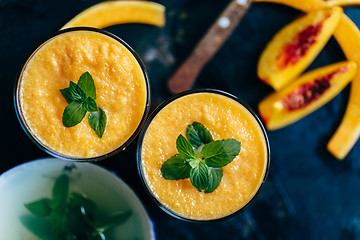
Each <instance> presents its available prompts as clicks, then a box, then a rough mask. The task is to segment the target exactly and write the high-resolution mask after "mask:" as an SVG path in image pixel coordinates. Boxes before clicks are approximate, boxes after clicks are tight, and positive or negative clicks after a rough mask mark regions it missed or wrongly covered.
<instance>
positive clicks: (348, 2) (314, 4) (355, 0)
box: [254, 0, 360, 12]
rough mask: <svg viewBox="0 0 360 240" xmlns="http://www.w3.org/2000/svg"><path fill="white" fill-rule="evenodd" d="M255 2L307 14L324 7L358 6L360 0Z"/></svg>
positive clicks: (266, 0)
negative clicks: (294, 9) (275, 5)
mask: <svg viewBox="0 0 360 240" xmlns="http://www.w3.org/2000/svg"><path fill="white" fill-rule="evenodd" d="M254 1H255V2H271V3H278V4H284V5H287V6H289V7H293V8H296V9H298V10H301V11H304V12H309V11H314V10H319V9H323V8H325V7H334V6H352V5H360V0H326V1H319V0H290V1H289V0H254Z"/></svg>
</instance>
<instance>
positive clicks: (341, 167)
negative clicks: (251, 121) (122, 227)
mask: <svg viewBox="0 0 360 240" xmlns="http://www.w3.org/2000/svg"><path fill="white" fill-rule="evenodd" d="M289 1H290V0H289ZM97 2H99V1H95V0H91V1H90V0H89V1H87V0H52V1H44V0H21V1H20V0H18V1H15V0H0V33H1V35H0V53H1V58H0V61H1V62H0V67H1V71H0V79H1V82H0V83H1V89H2V94H1V95H0V97H1V98H0V99H1V107H2V108H3V110H2V114H3V116H2V117H1V118H0V119H1V128H2V131H1V136H2V138H3V140H2V144H1V153H2V156H1V160H0V161H1V162H0V173H2V172H4V171H6V170H8V169H10V168H12V167H14V166H16V165H18V164H20V163H23V162H27V161H30V160H34V159H37V158H42V157H47V156H48V155H47V154H46V153H44V152H42V151H41V150H39V149H38V148H37V147H36V146H35V145H34V143H32V142H31V141H30V139H29V138H28V137H27V136H26V135H25V133H24V132H23V131H22V129H21V127H20V125H19V123H18V121H17V119H16V115H15V111H14V106H13V86H14V83H15V80H16V78H17V75H18V72H19V71H20V69H21V67H22V64H23V63H24V61H25V60H26V58H27V57H28V56H29V55H30V53H31V52H32V51H33V50H34V49H35V48H36V47H37V46H38V45H39V44H41V43H42V42H43V41H44V40H45V39H46V38H47V37H48V36H49V35H51V34H53V33H55V32H56V31H57V30H58V29H59V28H61V26H62V25H64V24H65V23H66V22H67V21H68V20H70V19H71V18H72V17H73V16H75V15H76V14H77V13H79V12H80V11H82V10H84V9H85V8H87V7H89V6H91V5H93V4H95V3H97ZM159 2H161V3H162V4H164V5H165V6H166V7H167V11H166V15H167V24H166V26H165V27H164V28H157V27H154V26H148V25H141V24H126V25H119V26H113V27H109V28H107V29H106V30H109V31H111V32H113V33H115V34H117V35H118V36H119V37H121V38H123V39H124V40H125V41H127V42H128V43H129V44H130V45H131V46H132V47H133V48H134V49H135V50H136V51H137V52H138V53H139V55H140V57H141V58H142V59H143V61H144V63H145V65H146V67H147V70H148V72H149V76H150V81H151V90H152V109H153V108H154V107H155V106H157V105H158V104H159V103H160V102H162V101H163V100H164V99H165V98H167V97H169V96H170V95H169V93H168V92H167V91H166V87H165V86H166V81H167V79H168V78H169V76H170V75H171V73H172V72H173V71H174V70H175V69H176V67H178V66H179V64H180V63H181V62H182V61H183V60H184V58H185V57H186V56H187V55H188V54H189V53H190V52H191V50H192V48H193V47H194V46H195V45H196V42H197V41H198V40H199V39H200V38H201V36H202V35H203V34H204V33H205V31H206V29H207V28H208V27H209V26H210V25H211V24H212V22H213V21H214V20H215V18H216V16H217V15H218V14H219V13H220V12H221V9H223V8H224V6H225V5H226V3H227V2H228V1H224V0H197V1H190V0H182V1H180V0H168V1H159ZM345 12H346V13H347V14H348V16H350V17H351V18H352V19H353V20H354V21H355V23H356V24H357V25H358V26H360V18H359V16H360V8H359V7H351V8H350V7H348V8H345ZM300 14H301V13H300V12H298V11H296V10H293V9H290V8H288V7H284V6H279V5H276V4H265V3H255V4H254V5H253V6H252V7H251V8H250V10H249V11H248V13H247V14H246V16H245V18H244V19H243V20H242V22H241V23H240V24H239V26H238V27H237V28H236V30H235V32H234V33H233V35H232V36H231V37H230V38H229V40H228V41H227V42H226V44H225V45H224V47H223V48H222V49H221V50H220V51H219V52H218V53H217V54H216V55H215V57H214V58H213V59H212V61H210V62H209V64H208V65H207V66H206V67H205V68H204V69H203V71H202V73H201V75H200V76H199V78H198V80H197V83H196V85H195V87H196V88H199V87H209V88H217V89H221V90H225V91H228V92H230V93H233V94H235V95H236V96H238V97H240V98H242V99H243V100H245V101H246V102H248V103H249V104H250V105H251V106H252V107H253V108H254V109H256V106H257V104H258V103H259V101H260V100H261V99H262V98H263V97H265V96H266V95H267V94H268V93H270V92H271V89H270V88H269V87H268V86H266V85H264V84H263V83H262V82H260V80H259V79H258V78H257V77H256V65H257V61H258V58H259V55H260V53H261V51H262V50H263V49H264V47H265V44H266V43H267V42H268V41H269V40H270V39H271V37H272V36H273V34H275V33H276V32H277V31H278V30H279V29H281V28H282V27H283V26H284V25H286V24H287V23H289V22H290V21H292V20H293V19H294V18H296V17H297V16H299V15H300ZM344 59H345V58H344V55H343V53H342V51H341V49H340V48H339V46H338V44H337V43H336V41H335V40H334V39H333V38H332V39H331V40H330V41H329V43H328V44H327V45H326V47H325V48H324V50H323V51H322V52H321V53H320V55H319V56H318V57H317V58H316V60H315V62H314V63H313V64H312V65H311V66H310V69H312V68H316V67H319V66H323V65H327V64H329V63H332V62H336V61H340V60H344ZM348 93H349V87H347V88H346V89H345V90H344V91H343V92H342V93H341V94H340V95H339V96H337V97H336V98H334V99H333V100H332V101H331V102H329V103H328V104H326V105H325V106H324V107H322V108H321V109H319V110H318V111H316V112H314V113H313V114H311V115H309V116H307V117H305V118H304V119H302V120H300V121H298V122H297V123H295V124H293V125H291V126H288V127H285V128H283V129H281V130H278V131H274V132H269V138H270V143H271V150H272V154H271V167H270V173H269V176H268V179H267V181H266V183H265V185H264V188H263V189H262V192H261V193H260V195H259V196H258V198H257V199H256V200H255V201H254V202H253V203H252V204H251V205H250V206H249V207H248V208H247V209H246V210H245V211H243V212H241V213H240V214H238V215H236V216H234V217H233V218H231V219H228V220H225V221H220V222H216V223H204V224H195V223H187V222H183V221H180V220H177V219H175V218H172V217H170V216H169V215H167V214H166V213H164V212H163V211H162V210H160V209H159V208H158V207H157V206H156V205H155V203H153V202H152V201H151V199H150V198H149V197H148V195H147V194H146V193H145V191H144V189H143V187H142V185H141V182H140V178H139V175H138V172H137V169H136V160H135V152H136V142H134V143H133V144H131V145H130V146H129V147H128V148H127V149H126V150H125V151H124V152H121V153H119V154H118V155H116V156H114V157H112V158H110V159H107V160H104V161H102V162H100V163H99V164H100V165H102V166H104V167H106V168H108V169H112V170H114V171H115V172H116V173H117V174H118V175H119V176H120V177H121V178H122V179H123V180H124V181H125V182H127V183H128V184H129V185H130V186H131V187H132V188H133V189H134V190H135V192H136V193H137V194H138V196H139V197H140V199H141V200H142V201H143V203H144V204H145V207H146V209H147V210H148V212H149V214H150V217H151V218H152V220H153V222H154V225H155V231H156V236H157V238H158V239H160V240H161V239H205V238H207V239H349V240H350V239H360V205H359V204H358V202H359V200H360V158H359V156H360V149H359V146H360V145H359V143H357V144H356V145H355V147H354V148H353V150H352V151H351V153H350V154H349V155H348V156H347V158H346V159H345V160H344V161H342V162H339V161H338V160H336V159H334V158H333V157H332V156H331V155H330V154H329V153H328V152H327V151H326V143H327V141H328V140H329V138H330V137H331V135H332V134H333V133H334V131H335V129H336V127H337V126H338V124H339V122H340V120H341V118H342V115H343V112H344V109H345V107H346V102H347V98H348ZM359 94H360V93H359ZM0 197H1V196H0ZM0 214H1V213H0ZM0 238H1V236H0Z"/></svg>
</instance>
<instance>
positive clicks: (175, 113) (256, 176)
mask: <svg viewBox="0 0 360 240" xmlns="http://www.w3.org/2000/svg"><path fill="white" fill-rule="evenodd" d="M194 123H195V124H194ZM195 125H196V126H199V125H202V126H204V127H205V128H206V129H207V131H208V132H207V134H205V132H206V131H204V130H201V129H200V130H199V129H197V131H194V128H192V130H193V131H189V132H188V130H189V128H191V127H193V126H195ZM189 126H190V127H189ZM189 133H190V135H188V134H189ZM191 134H195V135H197V134H198V136H200V135H203V136H204V135H211V136H212V138H213V139H211V137H210V139H211V140H209V141H208V142H205V143H206V144H205V145H204V144H203V143H199V144H198V145H196V144H195V145H194V144H193V143H191V144H192V145H193V146H192V147H193V149H194V150H195V152H196V154H197V156H196V155H195V156H193V157H191V156H190V157H188V156H186V151H188V152H193V151H192V150H191V149H187V150H186V146H190V145H186V144H184V142H181V141H179V139H180V138H181V137H180V135H182V136H184V137H182V138H181V139H183V140H184V139H185V138H188V139H190V138H191ZM200 137H201V136H200ZM202 138H204V137H202ZM204 139H206V137H205V138H204ZM224 139H231V140H230V141H232V142H238V143H241V150H240V152H236V153H235V154H233V156H234V158H233V160H232V161H231V162H230V163H228V164H227V165H226V166H223V167H220V168H216V169H217V171H218V172H220V176H221V177H220V178H221V181H220V183H219V185H218V186H217V187H216V188H215V189H214V188H212V189H211V190H209V186H210V185H208V186H207V187H206V185H205V186H203V187H202V188H201V187H200V188H199V185H198V184H197V185H196V184H195V183H196V182H197V183H199V182H198V181H200V182H201V179H200V180H199V179H197V178H196V177H193V178H192V176H191V175H192V172H193V170H194V172H196V171H195V170H198V166H200V165H202V166H204V164H203V163H206V162H207V161H209V159H210V158H214V157H216V156H215V155H216V154H218V155H217V157H224V154H223V152H222V150H224V149H225V148H226V146H225V144H223V147H224V148H221V147H219V145H218V144H220V145H221V144H222V143H225V141H226V140H224ZM235 140H236V141H235ZM184 141H185V140H184ZM202 141H203V140H202ZM189 142H191V141H189ZM214 142H216V144H217V145H216V144H213V143H214ZM211 144H213V145H211ZM207 145H208V146H207ZM215 145H216V147H215ZM184 146H185V147H184ZM194 146H196V147H194ZM229 146H230V147H229ZM229 146H228V147H227V148H228V149H227V150H230V152H231V151H232V150H233V148H232V146H233V145H229ZM197 147H198V148H197ZM211 147H213V148H214V149H211ZM205 148H206V150H204V149H205ZM184 149H185V150H184ZM190 150H191V151H190ZM184 151H185V153H184ZM193 153H194V152H193ZM190 155H191V154H190ZM205 155H207V156H205ZM211 155H212V156H211ZM225 155H226V154H225ZM204 156H205V157H204ZM209 156H210V157H209ZM198 157H199V158H198ZM201 157H203V159H202V160H200V159H201ZM207 157H208V158H207ZM189 158H190V159H193V160H189ZM194 159H197V160H194ZM170 161H172V163H175V164H173V165H171V167H172V168H170V169H169V168H168V169H167V170H168V171H166V172H165V171H164V165H166V163H168V162H170ZM165 162H166V163H165ZM200 162H202V163H200ZM209 163H210V161H209ZM269 163H270V146H269V141H268V137H267V134H266V132H265V129H264V127H263V125H262V123H261V121H260V120H259V118H258V117H257V116H256V114H255V113H254V111H253V110H251V109H250V107H248V106H247V105H246V104H245V103H244V102H243V101H242V100H240V99H238V98H237V97H235V96H233V95H231V94H229V93H226V92H223V91H220V90H214V89H201V90H192V91H186V92H183V93H180V94H178V95H175V96H173V97H171V98H170V99H168V100H166V101H165V102H163V103H162V104H161V105H160V106H159V107H158V108H157V109H155V110H154V112H153V113H152V114H151V116H150V117H149V119H148V120H147V122H146V123H145V125H144V128H143V129H142V131H141V133H140V138H139V142H138V150H137V164H138V170H139V173H140V176H141V179H142V181H143V183H144V186H145V189H146V190H147V191H148V193H149V194H150V196H151V198H152V199H153V200H154V201H155V202H156V203H157V204H158V206H159V207H160V208H161V209H163V210H164V211H165V212H167V213H168V214H170V215H172V216H174V217H176V218H179V219H182V220H187V221H195V222H199V221H200V222H202V221H214V220H219V219H224V218H228V217H230V216H232V215H233V214H235V213H238V212H240V210H242V209H244V208H245V207H246V206H248V205H249V203H250V202H251V201H252V200H253V199H254V198H255V196H256V195H257V194H258V193H259V191H260V189H261V187H262V185H263V183H264V181H265V178H266V176H267V172H268V168H269ZM197 164H199V165H197ZM207 164H208V163H207ZM180 165H181V167H179V166H180ZM208 165H209V166H212V167H205V169H207V170H205V175H206V171H208V172H209V174H210V172H211V171H212V170H214V169H215V168H213V167H214V166H213V165H211V164H208ZM168 166H169V164H168ZM174 169H176V170H174ZM190 169H191V170H190ZM199 169H200V168H199ZM170 170H171V171H172V173H173V174H175V176H176V175H178V178H182V179H179V180H173V179H168V178H169V176H168V175H169V174H168V173H169V171H170ZM189 171H190V174H189ZM200 171H201V169H200ZM185 172H187V173H185ZM165 173H166V174H165ZM184 173H185V177H184V175H182V176H179V175H181V174H184ZM165 175H166V176H165ZM195 175H196V174H195V173H194V176H195ZM189 176H190V178H188V177H189ZM213 176H215V177H211V178H212V179H214V178H216V174H215V175H213ZM218 176H219V175H218ZM211 178H209V179H211ZM209 181H210V182H211V180H209ZM194 186H196V187H194ZM212 186H214V185H212ZM210 188H211V187H210ZM203 189H205V191H203Z"/></svg>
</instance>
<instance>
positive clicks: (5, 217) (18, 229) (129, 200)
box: [0, 158, 155, 240]
mask: <svg viewBox="0 0 360 240" xmlns="http://www.w3.org/2000/svg"><path fill="white" fill-rule="evenodd" d="M65 166H75V168H74V170H73V171H72V172H71V174H70V192H78V193H83V194H85V195H86V196H87V197H89V198H90V199H92V200H93V201H94V202H95V203H96V205H97V207H98V209H101V211H104V212H106V213H110V214H116V213H119V212H121V211H123V210H127V209H131V210H132V215H131V217H130V218H129V220H127V221H126V222H125V223H124V224H122V225H120V226H117V227H114V228H112V229H111V230H109V232H106V233H105V235H106V239H109V240H112V239H113V240H117V239H154V238H155V237H154V230H153V226H152V224H151V221H150V219H149V217H148V215H147V213H146V211H145V208H144V207H143V205H142V203H141V202H140V200H139V199H138V198H137V196H136V195H135V193H134V192H133V191H132V190H131V189H130V188H129V187H128V186H127V185H126V184H125V183H124V182H123V181H122V180H120V179H119V178H118V177H117V176H115V175H114V174H113V173H111V172H109V171H108V170H106V169H104V168H102V167H99V166H97V165H95V164H92V163H74V162H66V161H64V160H59V159H55V158H46V159H40V160H34V161H31V162H28V163H24V164H22V165H19V166H17V167H15V168H13V169H10V170H9V171H7V172H5V173H3V174H2V175H0V235H1V237H0V238H1V239H11V240H30V239H31V240H33V239H34V240H37V239H41V235H42V239H43V238H44V236H46V231H47V230H48V231H50V230H49V229H44V228H42V229H39V225H40V224H39V221H44V219H40V218H37V217H35V216H34V215H32V214H31V213H30V212H29V211H28V210H27V209H26V208H25V207H24V203H29V202H33V201H35V200H39V199H41V198H44V197H48V198H52V187H53V185H54V180H55V179H56V177H57V176H59V175H60V174H61V173H62V171H63V169H64V167H65ZM25 226H26V227H25ZM29 229H31V231H30V230H29ZM35 233H36V234H35Z"/></svg>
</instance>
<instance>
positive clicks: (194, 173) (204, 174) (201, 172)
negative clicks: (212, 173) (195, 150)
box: [190, 161, 209, 192]
mask: <svg viewBox="0 0 360 240" xmlns="http://www.w3.org/2000/svg"><path fill="white" fill-rule="evenodd" d="M190 181H191V184H192V185H193V186H194V187H196V189H197V190H199V192H201V191H202V190H204V189H206V188H207V186H208V185H209V170H208V166H206V164H205V163H204V162H202V161H199V164H198V166H196V167H195V168H193V169H191V171H190Z"/></svg>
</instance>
